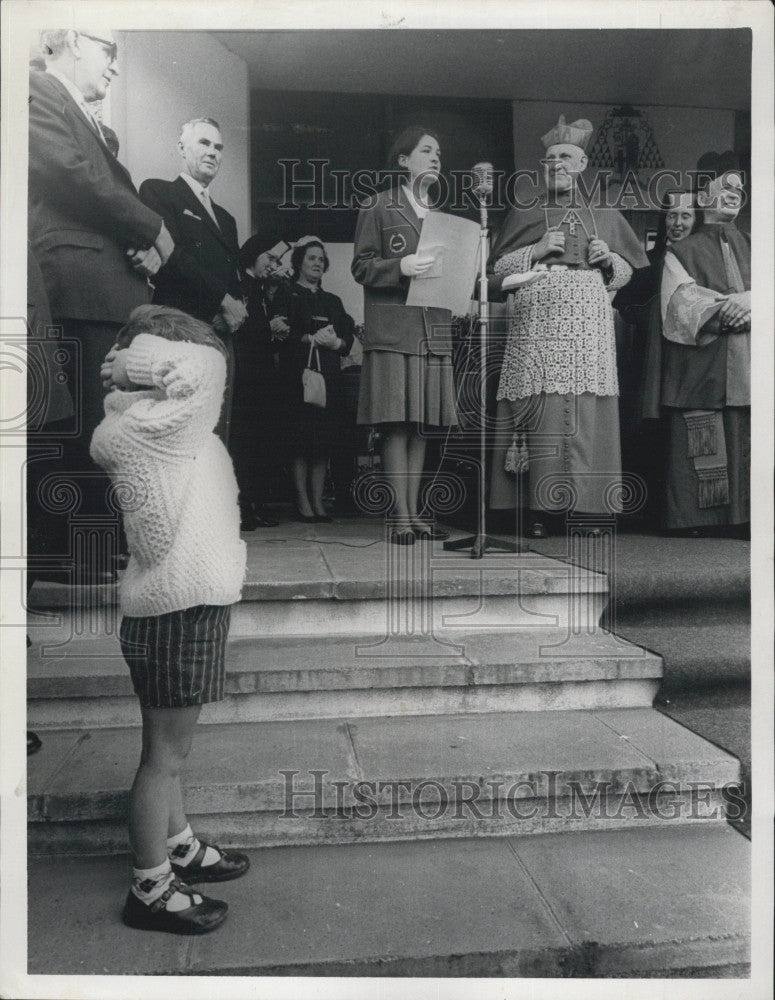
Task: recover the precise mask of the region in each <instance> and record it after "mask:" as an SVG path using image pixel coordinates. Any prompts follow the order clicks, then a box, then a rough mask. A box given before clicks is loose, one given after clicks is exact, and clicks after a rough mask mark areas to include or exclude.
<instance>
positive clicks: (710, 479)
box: [697, 466, 729, 510]
mask: <svg viewBox="0 0 775 1000" xmlns="http://www.w3.org/2000/svg"><path fill="white" fill-rule="evenodd" d="M697 477H698V482H697V506H698V507H699V508H700V510H705V509H706V508H708V507H724V506H725V505H726V504H728V503H729V478H728V477H727V470H726V467H725V466H723V467H722V468H720V469H698V470H697Z"/></svg>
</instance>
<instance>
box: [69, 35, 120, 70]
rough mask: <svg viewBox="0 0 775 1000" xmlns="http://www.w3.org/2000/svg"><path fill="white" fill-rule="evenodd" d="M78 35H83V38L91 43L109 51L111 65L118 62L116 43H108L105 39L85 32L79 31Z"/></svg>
mask: <svg viewBox="0 0 775 1000" xmlns="http://www.w3.org/2000/svg"><path fill="white" fill-rule="evenodd" d="M78 34H79V35H83V37H84V38H89V39H91V41H92V42H99V44H100V45H105V46H107V48H108V49H109V50H110V53H109V54H110V63H109V65H112V64H113V63H114V62H117V61H118V43H117V42H109V41H108V40H107V39H106V38H99V37H98V36H97V35H90V34H89V33H88V32H86V31H79V32H78Z"/></svg>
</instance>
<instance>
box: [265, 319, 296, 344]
mask: <svg viewBox="0 0 775 1000" xmlns="http://www.w3.org/2000/svg"><path fill="white" fill-rule="evenodd" d="M269 326H270V328H271V330H272V337H273V338H274V339H275V340H287V339H288V334H289V333H290V332H291V328H290V327H289V326H288V319H287V317H285V316H273V317H272V318H271V320H270V321H269Z"/></svg>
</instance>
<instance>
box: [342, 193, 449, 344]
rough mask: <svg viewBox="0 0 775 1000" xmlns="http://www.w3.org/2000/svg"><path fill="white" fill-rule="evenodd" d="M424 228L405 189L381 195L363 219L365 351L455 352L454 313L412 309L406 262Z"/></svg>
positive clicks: (358, 261)
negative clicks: (403, 261)
mask: <svg viewBox="0 0 775 1000" xmlns="http://www.w3.org/2000/svg"><path fill="white" fill-rule="evenodd" d="M421 227H422V222H421V221H420V220H419V219H418V218H417V216H416V215H415V213H414V210H413V209H412V208H411V206H410V205H409V204H408V203H407V199H406V197H405V195H404V193H403V190H402V189H401V188H400V187H399V188H391V189H390V190H388V191H382V192H380V194H379V195H377V196H376V198H375V200H374V203H373V204H372V205H371V206H368V207H364V208H362V209H361V211H360V214H359V215H358V225H357V227H356V230H355V246H354V250H353V262H352V273H353V277H354V278H355V280H356V281H357V282H358V283H359V284H361V285H363V288H364V293H363V294H364V337H363V349H364V351H395V352H397V353H399V354H424V353H426V351H430V352H431V353H432V354H441V355H445V354H451V353H452V332H451V324H450V319H451V314H450V312H449V310H448V309H437V308H434V307H430V306H407V305H406V297H407V295H408V293H409V285H410V280H411V279H409V278H407V277H405V276H404V275H403V274H401V267H400V261H401V258H402V257H405V256H406V255H407V254H411V253H415V252H416V250H417V244H418V243H419V240H420V230H421Z"/></svg>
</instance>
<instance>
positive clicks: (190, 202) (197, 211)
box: [175, 177, 233, 250]
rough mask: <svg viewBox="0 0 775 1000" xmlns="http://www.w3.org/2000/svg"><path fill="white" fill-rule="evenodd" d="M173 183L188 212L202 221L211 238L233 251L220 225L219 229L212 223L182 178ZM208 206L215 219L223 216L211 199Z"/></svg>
mask: <svg viewBox="0 0 775 1000" xmlns="http://www.w3.org/2000/svg"><path fill="white" fill-rule="evenodd" d="M175 183H176V184H177V186H178V191H179V192H180V194H181V196H182V198H183V200H184V202H185V203H186V207H187V208H188V209H189V210H190V211H192V212H193V213H194V215H196V216H198V217H199V218H200V219H201V220H202V222H203V223H204V225H205V226H207V228H208V229H209V231H210V232H211V233H212V234H213V236H215V237H216V238H217V239H218V240H220V241H221V243H223V244H224V246H225V247H227V248H228V249H229V250H231V249H233V248H232V246H231V244H230V243H229V241H228V240H227V238H226V234H225V232H224V229H223V226H222V225H221V226H220V228H219V226H218V225H217V224H216V223H215V222H214V221H213V219H212V217H211V215H210V213H209V212H208V211H207V209H206V208H205V206H204V204H203V202H202V201H200V199H199V198H197V196H196V195H195V194H194V192H193V190H192V189H191V188H190V187H189V185H188V184H187V183H186V181H184V180H183V178H182V177H178V178H177V179H176V181H175ZM210 204H211V205H212V206H213V211H214V212H215V214H216V217H219V218H220V217H222V216H223V214H224V210H223V209H222V208H221V206H220V205H216V204H215V202H214V201H213V200H212V198H211V199H210Z"/></svg>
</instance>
